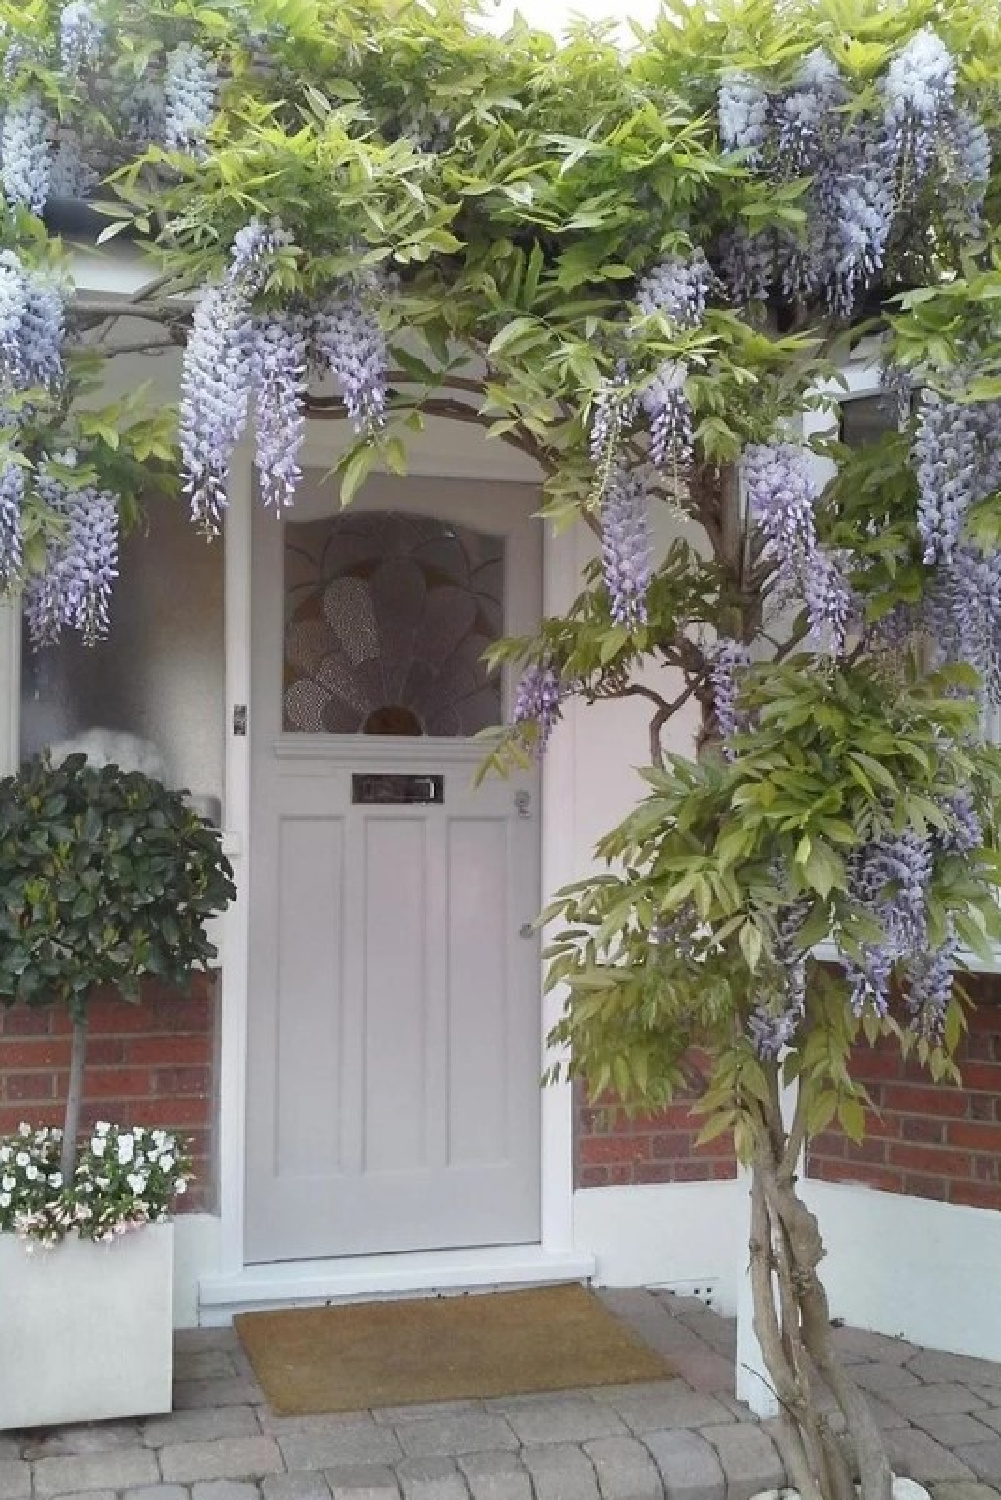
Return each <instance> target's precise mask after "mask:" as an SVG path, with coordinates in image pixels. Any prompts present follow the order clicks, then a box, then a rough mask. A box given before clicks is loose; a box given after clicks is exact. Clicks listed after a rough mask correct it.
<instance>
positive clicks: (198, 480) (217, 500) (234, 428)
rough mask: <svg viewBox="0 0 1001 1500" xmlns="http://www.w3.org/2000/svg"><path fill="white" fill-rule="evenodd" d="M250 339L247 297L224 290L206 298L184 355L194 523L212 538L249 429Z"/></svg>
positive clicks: (186, 457)
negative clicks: (236, 455) (236, 453)
mask: <svg viewBox="0 0 1001 1500" xmlns="http://www.w3.org/2000/svg"><path fill="white" fill-rule="evenodd" d="M252 338H253V324H252V320H251V317H250V311H249V307H248V304H247V301H246V299H245V298H243V297H242V296H239V295H236V294H235V293H233V292H232V291H230V290H226V289H224V288H222V287H209V288H208V290H207V291H205V292H203V293H202V295H201V297H200V298H199V300H198V303H197V304H196V307H195V312H194V317H193V320H192V326H191V332H190V334H189V336H188V342H187V346H186V348H185V351H184V362H183V365H182V369H181V400H180V414H179V427H180V441H181V469H182V475H183V478H184V488H185V491H186V493H187V494H188V496H189V497H190V500H191V515H192V519H193V520H195V521H197V522H198V523H199V524H200V525H201V526H202V527H204V528H205V530H207V531H208V532H210V533H214V532H216V531H218V529H219V522H220V518H221V516H222V512H223V511H224V509H225V507H226V485H227V480H228V477H229V467H230V462H231V460H232V457H233V450H234V449H235V447H236V445H237V443H238V442H239V441H240V438H241V437H242V436H243V433H244V430H245V428H246V425H247V415H248V409H249V401H250V389H251V378H252V371H251V362H250V350H251V343H252Z"/></svg>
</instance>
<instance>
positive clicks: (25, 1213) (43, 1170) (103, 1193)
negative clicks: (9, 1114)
mask: <svg viewBox="0 0 1001 1500" xmlns="http://www.w3.org/2000/svg"><path fill="white" fill-rule="evenodd" d="M62 1139H63V1133H62V1131H61V1130H55V1129H41V1130H33V1129H32V1127H31V1126H30V1125H28V1124H25V1123H24V1122H22V1123H21V1124H20V1125H19V1126H18V1129H17V1131H16V1132H15V1133H14V1134H13V1135H10V1136H4V1137H0V1231H14V1232H15V1233H16V1234H19V1235H21V1236H22V1238H23V1239H25V1240H27V1241H28V1242H29V1245H30V1244H34V1243H38V1244H42V1245H56V1244H58V1243H59V1241H60V1240H61V1239H63V1238H64V1236H65V1235H67V1234H69V1233H70V1232H71V1231H72V1232H75V1233H76V1234H78V1235H79V1236H80V1238H81V1239H86V1240H99V1241H104V1242H107V1241H110V1240H113V1239H115V1238H116V1237H117V1236H118V1235H121V1234H125V1233H127V1232H128V1231H129V1230H130V1229H139V1228H140V1227H141V1226H142V1225H144V1224H159V1223H162V1222H163V1220H164V1219H166V1218H168V1217H169V1215H170V1212H171V1209H172V1206H173V1202H174V1198H175V1197H176V1196H177V1195H179V1194H181V1193H184V1192H186V1191H187V1186H188V1183H189V1182H190V1180H191V1175H192V1173H191V1162H190V1160H189V1158H188V1156H187V1155H186V1153H185V1150H184V1146H183V1143H182V1142H181V1141H179V1140H178V1139H177V1138H176V1137H175V1136H173V1135H170V1134H168V1133H167V1131H165V1130H149V1129H146V1128H145V1127H144V1126H134V1127H132V1128H131V1129H127V1128H126V1127H125V1126H122V1125H112V1124H109V1123H108V1121H106V1120H99V1121H98V1122H97V1124H96V1125H95V1126H94V1130H93V1133H92V1134H91V1136H90V1139H89V1140H87V1141H85V1142H84V1143H83V1145H82V1147H81V1149H80V1152H79V1155H78V1158H77V1163H76V1168H75V1170H74V1173H73V1176H72V1178H71V1179H70V1181H69V1182H64V1180H63V1174H62V1172H61V1170H60V1163H59V1158H60V1153H61V1150H62Z"/></svg>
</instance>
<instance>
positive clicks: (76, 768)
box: [0, 755, 235, 1184]
mask: <svg viewBox="0 0 1001 1500" xmlns="http://www.w3.org/2000/svg"><path fill="white" fill-rule="evenodd" d="M234 895H235V890H234V886H233V882H232V871H231V870H230V867H229V862H228V861H227V860H226V858H225V856H224V855H223V853H222V851H221V848H220V842H219V834H218V831H217V830H216V829H214V828H210V827H209V826H208V824H206V823H205V822H204V820H203V819H202V818H199V817H198V816H197V814H195V813H193V812H192V811H191V809H190V808H189V807H188V806H187V805H186V803H185V801H184V797H183V795H182V794H181V793H179V792H172V791H168V790H167V789H166V788H165V787H164V786H162V785H161V783H160V782H158V781H153V780H151V779H150V778H149V777H146V776H143V775H142V774H141V773H140V772H138V771H122V770H120V769H119V767H117V766H105V767H103V768H102V769H100V770H98V769H96V768H95V767H93V766H89V765H88V764H87V762H86V759H85V757H84V756H82V755H71V756H69V757H68V758H67V759H66V760H64V761H63V762H62V763H61V764H60V765H58V766H52V765H50V764H49V763H48V762H47V761H45V760H41V759H39V760H34V761H30V762H28V763H27V764H26V765H25V766H24V767H23V768H22V770H21V771H20V772H19V773H18V775H16V776H7V777H4V778H3V779H2V780H0V1004H2V1005H8V1006H9V1005H14V1004H17V1003H20V1004H23V1005H54V1004H55V1005H64V1006H66V1008H67V1009H68V1011H69V1014H70V1017H71V1019H72V1022H73V1043H72V1051H71V1061H70V1073H69V1083H68V1087H67V1092H66V1106H65V1115H64V1122H63V1139H62V1160H61V1162H60V1170H61V1173H62V1180H63V1182H64V1183H66V1184H69V1183H71V1182H72V1180H73V1170H74V1166H75V1163H76V1150H77V1138H78V1135H79V1129H80V1106H81V1102H82V1099H83V1087H84V1070H85V1066H86V1054H87V1018H88V1006H89V1004H90V1002H91V1000H92V999H93V998H94V995H95V994H96V993H97V991H98V990H99V989H101V988H102V987H103V986H108V985H111V986H114V987H115V988H116V989H118V990H119V991H120V992H121V993H122V994H123V995H124V996H125V997H126V998H127V999H132V1000H138V998H139V984H140V980H141V979H142V978H143V976H144V975H153V976H155V977H156V978H157V979H160V980H163V981H164V982H165V983H167V984H172V985H176V986H179V987H182V988H187V987H188V985H189V984H190V980H191V974H192V971H193V970H194V969H195V968H197V967H201V968H207V967H208V965H209V964H210V963H211V961H212V959H213V958H214V957H215V955H216V949H215V946H214V945H213V943H211V942H210V941H209V938H208V937H207V935H206V931H205V928H206V923H207V922H208V921H209V919H210V918H211V917H213V916H215V915H216V914H217V913H219V912H221V911H222V910H224V909H225V907H226V906H228V904H229V902H230V901H231V900H232V899H233V897H234Z"/></svg>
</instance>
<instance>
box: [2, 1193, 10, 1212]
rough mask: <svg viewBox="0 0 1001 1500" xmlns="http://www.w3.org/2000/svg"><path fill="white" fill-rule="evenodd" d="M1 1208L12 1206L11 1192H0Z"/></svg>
mask: <svg viewBox="0 0 1001 1500" xmlns="http://www.w3.org/2000/svg"><path fill="white" fill-rule="evenodd" d="M0 1208H10V1194H9V1193H0Z"/></svg>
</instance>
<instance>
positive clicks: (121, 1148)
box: [118, 1134, 136, 1167]
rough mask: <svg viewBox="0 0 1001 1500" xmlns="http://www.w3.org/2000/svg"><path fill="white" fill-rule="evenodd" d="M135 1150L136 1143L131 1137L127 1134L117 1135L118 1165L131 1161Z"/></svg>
mask: <svg viewBox="0 0 1001 1500" xmlns="http://www.w3.org/2000/svg"><path fill="white" fill-rule="evenodd" d="M135 1150H136V1143H135V1140H134V1139H133V1137H132V1136H131V1135H129V1134H125V1135H120V1136H119V1137H118V1161H119V1165H120V1166H123V1167H124V1165H125V1163H126V1162H129V1161H131V1160H132V1158H133V1156H134V1155H135Z"/></svg>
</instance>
